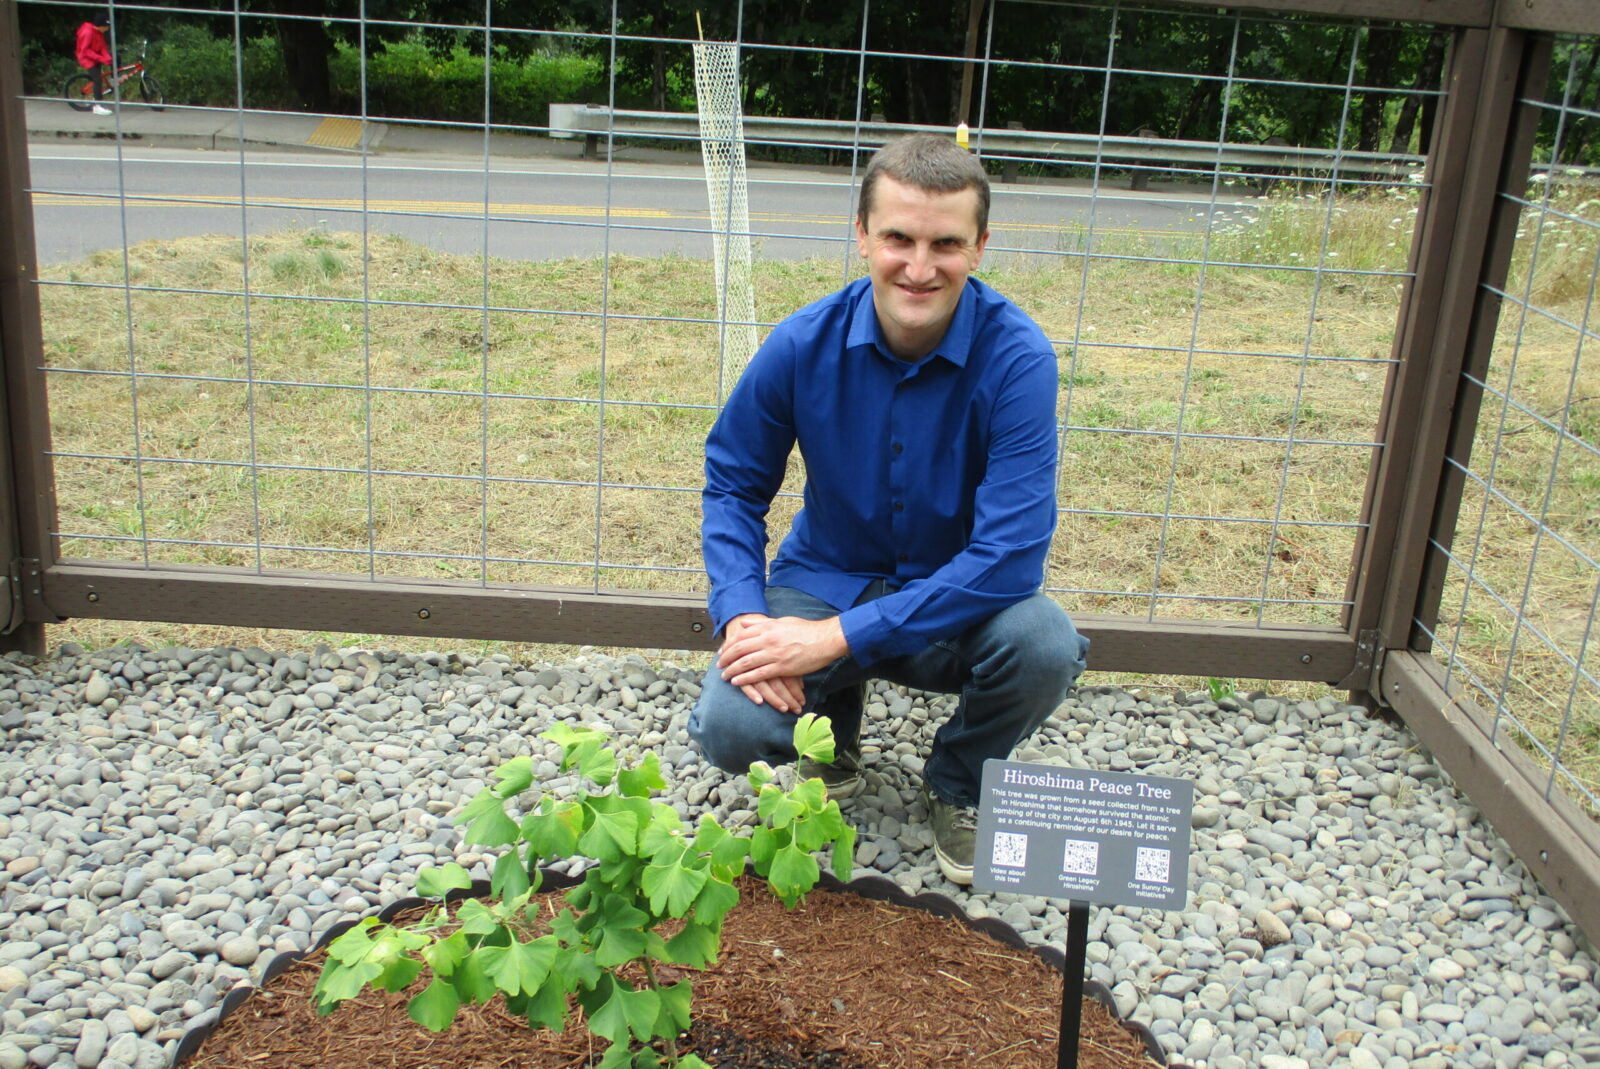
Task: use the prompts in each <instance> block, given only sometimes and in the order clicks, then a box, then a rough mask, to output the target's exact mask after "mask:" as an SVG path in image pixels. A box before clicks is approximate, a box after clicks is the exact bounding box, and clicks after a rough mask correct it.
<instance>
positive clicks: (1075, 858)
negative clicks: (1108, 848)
mask: <svg viewBox="0 0 1600 1069" xmlns="http://www.w3.org/2000/svg"><path fill="white" fill-rule="evenodd" d="M1061 871H1062V872H1070V873H1071V874H1072V875H1074V876H1097V875H1099V873H1100V844H1099V843H1097V842H1095V841H1094V840H1093V839H1068V840H1067V849H1066V853H1065V854H1063V855H1062V858H1061Z"/></svg>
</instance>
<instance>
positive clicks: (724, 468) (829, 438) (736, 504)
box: [701, 278, 1058, 664]
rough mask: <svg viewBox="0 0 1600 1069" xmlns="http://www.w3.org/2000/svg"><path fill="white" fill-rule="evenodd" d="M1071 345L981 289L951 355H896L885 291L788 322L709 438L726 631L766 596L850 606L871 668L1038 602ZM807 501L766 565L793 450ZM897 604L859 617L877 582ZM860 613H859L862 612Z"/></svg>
mask: <svg viewBox="0 0 1600 1069" xmlns="http://www.w3.org/2000/svg"><path fill="white" fill-rule="evenodd" d="M1057 384H1058V383H1057V372H1056V355H1055V350H1054V349H1053V348H1052V347H1051V345H1050V342H1049V340H1048V339H1047V338H1046V337H1045V335H1044V333H1043V332H1042V331H1041V330H1040V329H1039V327H1038V326H1037V325H1036V324H1035V323H1034V322H1033V320H1031V319H1029V318H1028V317H1027V315H1026V314H1024V313H1023V312H1022V311H1021V309H1019V308H1017V306H1016V305H1014V304H1012V303H1011V302H1010V301H1009V300H1007V299H1006V298H1004V297H1002V296H1000V295H999V294H998V293H996V292H995V291H994V290H992V289H990V288H989V287H988V286H986V285H984V284H983V283H981V282H979V281H978V280H977V279H972V278H969V279H968V280H967V283H966V289H965V291H964V292H963V293H962V295H961V300H960V301H959V303H958V304H957V306H956V311H955V315H954V316H953V317H952V319H951V321H950V327H949V329H948V330H947V331H946V332H945V336H944V339H943V340H942V341H941V342H940V343H939V345H938V347H937V348H935V349H934V350H933V352H932V353H930V354H928V355H927V356H926V357H924V358H923V359H921V360H918V361H916V362H915V363H909V362H906V361H903V360H899V359H897V358H896V357H894V356H893V355H892V354H891V353H890V352H889V347H888V345H887V344H886V343H885V341H884V338H883V332H882V330H881V329H880V327H879V325H878V317H877V315H876V313H875V311H874V308H873V301H872V286H871V280H870V279H866V278H863V279H858V280H857V281H855V282H852V283H851V284H850V285H848V286H846V287H845V288H844V289H842V290H840V291H839V292H838V293H835V294H833V295H832V296H830V297H826V298H824V299H823V300H821V301H818V302H817V303H815V304H812V305H810V306H808V307H806V308H804V309H801V310H800V311H799V312H796V313H795V314H794V315H792V316H790V317H789V318H787V319H785V320H784V321H783V322H782V323H780V324H779V325H778V326H777V327H776V328H774V329H773V331H772V334H771V335H770V336H769V337H768V338H767V340H766V342H765V343H764V344H763V345H762V346H761V348H760V350H759V351H758V352H757V353H756V355H755V357H754V358H753V359H752V360H751V361H750V366H749V367H748V368H747V369H746V370H745V373H744V375H743V376H742V377H741V378H740V379H739V383H738V385H737V386H736V387H735V388H734V390H733V393H732V394H731V395H730V396H729V398H728V403H727V405H726V406H725V407H724V409H723V411H722V415H721V416H720V418H719V419H718V420H717V422H716V425H715V426H714V427H712V429H711V434H710V436H709V437H708V438H707V439H706V487H705V491H704V493H703V496H702V509H703V516H704V519H703V524H702V528H701V534H702V541H703V547H704V551H705V562H706V571H707V573H708V574H709V576H710V579H711V595H710V610H711V616H712V619H713V620H714V621H715V622H716V626H717V629H718V630H719V631H720V630H721V629H722V628H723V626H724V625H725V624H726V623H727V622H728V620H730V619H731V618H733V617H734V616H737V615H739V614H740V613H747V612H756V613H763V614H765V613H766V611H767V602H766V594H765V590H766V583H767V582H768V581H770V582H771V584H772V585H774V586H792V587H797V588H799V589H801V590H804V591H806V592H807V593H809V594H811V595H813V596H814V597H817V598H821V599H822V600H823V601H825V602H827V603H828V604H829V605H832V606H833V607H834V608H836V609H839V610H840V617H839V619H840V624H841V625H842V626H843V628H844V636H845V641H846V642H848V643H849V644H850V652H851V654H852V656H854V657H855V659H856V660H857V661H859V662H861V663H862V664H871V663H872V662H874V661H879V660H882V659H884V658H888V657H897V656H901V655H904V654H908V653H913V652H917V651H919V650H921V649H924V648H926V647H927V646H928V645H929V644H930V643H932V642H934V641H937V640H939V639H941V638H949V637H953V636H954V635H957V634H960V633H961V632H962V631H964V630H966V629H967V628H969V627H971V626H973V625H974V624H977V623H979V622H981V621H983V620H985V619H988V618H989V617H990V616H993V615H994V614H995V613H997V612H999V611H1001V610H1002V609H1005V608H1007V607H1008V606H1010V605H1013V604H1015V603H1017V602H1019V601H1022V600H1023V599H1025V598H1027V597H1028V596H1029V595H1031V594H1032V593H1034V591H1036V590H1038V588H1039V586H1040V584H1041V583H1042V581H1043V578H1044V565H1045V557H1046V554H1047V553H1048V551H1049V547H1050V535H1051V532H1052V531H1053V530H1054V528H1055V521H1056V420H1055V409H1056V392H1057ZM796 442H798V443H799V445H800V454H801V456H802V458H803V459H804V460H805V468H806V485H805V493H804V504H803V507H802V509H801V511H800V513H799V515H798V516H796V517H795V521H794V524H793V526H792V527H791V529H790V531H789V534H788V537H787V538H785V539H784V541H783V544H782V545H781V546H780V547H779V550H778V554H777V557H776V558H775V559H774V560H773V562H772V567H771V572H770V580H769V579H768V570H767V567H766V564H767V562H766V546H767V526H766V517H767V510H768V506H769V505H770V504H771V502H772V499H773V497H774V496H775V495H776V494H777V492H778V489H779V487H780V486H781V485H782V483H783V477H784V469H785V466H786V464H787V461H788V457H789V453H790V450H791V449H792V448H793V447H794V445H795V443H796ZM878 579H887V580H888V581H889V585H890V587H891V588H897V589H894V592H893V593H891V594H889V595H887V596H885V597H882V598H878V599H875V600H873V601H870V602H868V603H866V604H864V605H859V606H856V605H855V601H856V599H857V598H858V597H859V596H860V595H861V593H862V592H863V591H864V590H865V589H866V587H867V585H868V584H869V583H872V582H873V581H874V580H878ZM852 606H854V607H852Z"/></svg>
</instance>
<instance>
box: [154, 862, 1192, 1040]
mask: <svg viewBox="0 0 1600 1069" xmlns="http://www.w3.org/2000/svg"><path fill="white" fill-rule="evenodd" d="M540 871H541V872H542V873H543V875H544V879H543V881H542V882H541V883H540V885H539V887H540V890H552V891H559V890H562V889H563V888H567V887H572V886H575V885H576V884H578V883H579V882H580V881H581V879H582V877H581V876H570V875H568V874H567V873H565V872H560V871H555V870H551V869H541V870H540ZM746 871H747V872H748V871H749V870H748V869H747V870H746ZM817 886H818V887H819V888H821V889H822V890H824V891H832V892H835V893H839V894H853V895H859V896H860V897H862V898H866V899H870V900H872V901H875V902H887V903H889V904H890V905H894V906H903V907H908V908H910V909H919V910H922V911H923V912H924V913H931V914H933V915H934V916H936V917H953V918H955V919H956V920H958V921H960V922H961V923H962V924H964V925H966V926H967V927H968V928H971V929H973V930H974V931H978V932H982V933H983V934H985V935H987V936H989V937H990V938H991V939H993V940H995V941H996V942H999V943H1002V944H1004V945H1006V946H1008V947H1011V948H1012V949H1013V950H1022V951H1026V952H1027V953H1030V954H1032V955H1034V956H1035V957H1037V958H1038V959H1039V960H1040V961H1043V962H1044V963H1045V964H1046V965H1048V966H1049V967H1050V968H1051V969H1052V970H1054V971H1055V972H1058V973H1062V972H1065V971H1066V954H1065V952H1064V951H1063V950H1062V949H1061V948H1060V947H1055V946H1038V945H1035V944H1032V943H1029V942H1028V941H1027V940H1025V939H1023V938H1022V936H1021V934H1019V933H1018V932H1017V930H1016V929H1015V928H1013V927H1011V925H1009V924H1007V923H1005V922H1004V921H1002V920H1000V919H999V918H998V917H980V918H978V919H977V920H974V919H973V918H972V917H970V916H968V914H967V911H966V910H964V909H962V908H961V906H960V904H959V903H957V902H956V901H955V900H954V899H952V898H949V897H948V896H946V895H941V894H937V893H935V892H933V891H924V892H922V893H921V894H919V895H916V896H915V897H913V896H912V895H910V894H908V893H906V889H905V888H903V887H901V886H900V885H899V884H897V883H895V882H894V881H893V880H890V879H888V878H887V877H884V876H857V877H856V878H855V879H853V880H851V881H850V882H849V883H845V882H843V881H842V880H840V879H839V878H838V877H836V876H834V875H833V874H832V873H829V872H824V873H823V874H822V878H821V879H820V880H818V881H817ZM489 893H490V888H489V881H488V880H474V881H473V884H472V886H471V887H468V888H465V889H458V890H455V891H452V892H450V894H449V895H448V896H447V898H446V901H450V902H455V901H459V900H461V899H463V898H483V897H485V896H487V895H488V894H489ZM428 904H429V900H428V899H424V898H416V897H410V898H401V899H398V900H396V901H394V902H390V903H389V904H388V905H386V906H384V907H383V908H382V909H380V910H379V911H378V912H377V913H376V914H364V915H363V916H362V917H360V918H357V919H356V920H353V921H340V922H339V923H338V924H335V925H333V926H332V927H330V928H328V929H327V930H326V931H324V932H323V933H322V935H321V936H320V937H319V938H318V939H317V941H316V943H315V944H314V945H313V946H311V947H310V948H309V949H307V950H297V951H286V952H284V953H281V954H277V955H274V956H273V958H272V960H270V961H269V962H267V964H266V966H265V967H264V968H263V969H262V970H261V979H260V980H259V981H258V982H257V983H255V984H252V985H250V986H249V987H236V988H234V989H233V990H231V991H229V992H228V994H227V995H226V996H225V997H224V998H223V1000H222V1005H221V1006H220V1007H219V1008H218V1010H217V1013H216V1015H215V1016H214V1017H212V1018H211V1019H210V1020H209V1021H207V1022H206V1023H204V1024H202V1025H199V1026H197V1027H195V1028H191V1029H190V1030H189V1031H187V1032H185V1033H184V1035H183V1038H182V1039H180V1040H179V1041H178V1047H177V1049H176V1050H175V1051H174V1052H173V1055H172V1065H173V1066H174V1069H176V1067H177V1066H180V1065H182V1064H183V1063H184V1062H185V1061H187V1060H188V1059H189V1058H192V1057H193V1056H194V1055H195V1053H196V1052H197V1051H198V1050H199V1049H200V1045H201V1044H202V1043H204V1042H205V1040H206V1037H207V1036H209V1035H211V1033H212V1032H213V1031H214V1030H215V1029H216V1027H217V1026H218V1025H219V1024H221V1023H222V1021H223V1019H224V1018H226V1017H227V1016H228V1015H229V1014H230V1013H232V1012H233V1011H234V1010H236V1009H238V1008H239V1007H240V1006H242V1005H244V1003H245V1002H246V1001H247V1000H248V999H249V998H250V996H251V995H253V994H255V993H256V991H257V990H258V989H260V988H263V987H265V986H266V985H267V984H269V983H271V982H272V981H273V980H274V979H275V978H277V977H278V976H279V975H281V974H282V973H283V972H284V970H286V969H288V968H289V967H290V966H293V965H296V964H298V963H299V962H300V961H302V960H303V959H305V958H306V957H308V956H310V955H311V954H314V953H316V952H317V951H318V950H321V949H322V948H323V947H325V946H327V945H328V944H329V943H331V942H333V941H334V940H335V939H337V938H339V937H340V936H341V935H343V934H344V933H345V932H347V931H349V930H350V929H351V928H353V927H355V926H356V925H357V924H359V923H361V921H362V920H363V919H365V917H367V916H374V915H375V916H376V917H377V918H378V919H379V920H380V921H384V922H388V921H390V920H393V919H394V918H395V917H396V916H398V915H399V914H400V913H403V912H405V911H406V910H409V909H415V908H417V907H418V906H426V905H428ZM1083 991H1084V994H1086V995H1088V996H1089V997H1090V998H1092V999H1094V1000H1095V1001H1096V1002H1098V1003H1100V1004H1101V1005H1102V1006H1104V1007H1105V1008H1106V1012H1107V1013H1109V1014H1111V1018H1112V1020H1114V1021H1116V1022H1117V1023H1119V1024H1121V1025H1122V1026H1123V1027H1124V1028H1127V1029H1129V1030H1130V1031H1132V1032H1133V1033H1134V1035H1136V1036H1138V1037H1139V1041H1140V1042H1141V1043H1143V1044H1144V1049H1145V1053H1146V1054H1148V1055H1149V1056H1150V1058H1151V1059H1152V1060H1153V1061H1155V1062H1156V1064H1158V1065H1167V1064H1168V1062H1167V1061H1166V1058H1167V1055H1166V1052H1165V1051H1164V1050H1162V1049H1161V1044H1160V1043H1159V1042H1158V1041H1157V1040H1156V1037H1155V1034H1154V1033H1153V1032H1151V1031H1150V1029H1149V1028H1148V1027H1146V1026H1145V1025H1144V1024H1142V1023H1141V1022H1139V1021H1130V1020H1126V1019H1124V1018H1123V1017H1122V1016H1121V1015H1120V1014H1118V1013H1117V1000H1116V999H1115V998H1113V997H1112V994H1111V990H1110V989H1109V988H1107V987H1106V985H1105V984H1102V983H1101V982H1100V981H1098V980H1092V979H1086V980H1084V982H1083ZM1171 1069H1189V1067H1187V1066H1186V1065H1184V1064H1183V1063H1179V1062H1173V1063H1171Z"/></svg>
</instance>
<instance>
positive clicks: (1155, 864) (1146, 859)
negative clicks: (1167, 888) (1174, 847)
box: [1133, 846, 1172, 883]
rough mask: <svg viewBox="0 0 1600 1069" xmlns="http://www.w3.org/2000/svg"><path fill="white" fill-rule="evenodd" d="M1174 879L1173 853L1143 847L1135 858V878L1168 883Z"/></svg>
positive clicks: (1151, 847)
mask: <svg viewBox="0 0 1600 1069" xmlns="http://www.w3.org/2000/svg"><path fill="white" fill-rule="evenodd" d="M1171 877H1172V851H1170V850H1157V849H1156V848H1155V847H1153V846H1141V847H1139V850H1138V853H1136V854H1135V855H1134V858H1133V878H1134V879H1136V880H1145V881H1147V882H1149V883H1166V882H1167V880H1169V879H1170V878H1171Z"/></svg>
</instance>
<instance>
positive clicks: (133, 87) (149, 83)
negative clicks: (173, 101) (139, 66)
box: [126, 74, 167, 111]
mask: <svg viewBox="0 0 1600 1069" xmlns="http://www.w3.org/2000/svg"><path fill="white" fill-rule="evenodd" d="M126 88H127V89H128V90H129V93H128V96H129V97H130V98H132V99H134V100H142V101H144V102H145V103H146V104H148V105H150V110H151V111H160V110H161V109H162V108H163V107H165V106H166V103H167V93H166V90H164V89H162V88H161V83H160V82H158V81H156V80H155V77H154V76H153V75H149V74H146V75H144V76H143V77H141V78H140V79H139V80H138V81H136V82H135V81H129V82H128V83H127V86H126Z"/></svg>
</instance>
